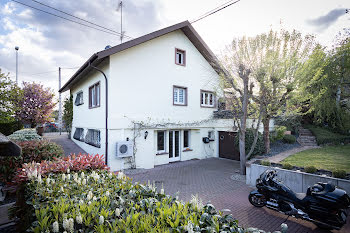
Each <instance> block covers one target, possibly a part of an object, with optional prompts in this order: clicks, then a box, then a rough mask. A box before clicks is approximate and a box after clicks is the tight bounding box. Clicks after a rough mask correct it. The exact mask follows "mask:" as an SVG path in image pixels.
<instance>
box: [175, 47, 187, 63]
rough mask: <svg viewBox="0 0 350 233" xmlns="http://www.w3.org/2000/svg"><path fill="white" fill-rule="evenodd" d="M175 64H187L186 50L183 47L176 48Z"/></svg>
mask: <svg viewBox="0 0 350 233" xmlns="http://www.w3.org/2000/svg"><path fill="white" fill-rule="evenodd" d="M175 64H177V65H181V66H185V65H186V51H185V50H181V49H175Z"/></svg>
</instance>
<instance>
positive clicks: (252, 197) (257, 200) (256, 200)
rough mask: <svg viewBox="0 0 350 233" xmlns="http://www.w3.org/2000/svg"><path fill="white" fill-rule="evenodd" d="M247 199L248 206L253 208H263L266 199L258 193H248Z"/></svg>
mask: <svg viewBox="0 0 350 233" xmlns="http://www.w3.org/2000/svg"><path fill="white" fill-rule="evenodd" d="M248 199H249V202H250V204H252V205H253V206H255V207H263V206H265V205H266V198H265V196H264V195H262V194H260V193H250V194H249V197H248Z"/></svg>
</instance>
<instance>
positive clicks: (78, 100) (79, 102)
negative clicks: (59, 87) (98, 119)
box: [74, 91, 84, 106]
mask: <svg viewBox="0 0 350 233" xmlns="http://www.w3.org/2000/svg"><path fill="white" fill-rule="evenodd" d="M74 104H75V105H76V106H79V105H82V104H84V100H83V92H82V91H80V92H78V93H77V97H76V98H75V101H74Z"/></svg>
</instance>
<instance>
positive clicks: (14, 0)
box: [11, 0, 120, 36]
mask: <svg viewBox="0 0 350 233" xmlns="http://www.w3.org/2000/svg"><path fill="white" fill-rule="evenodd" d="M11 1H13V2H16V3H18V4H21V5H24V6H26V7H29V8H32V9H35V10H38V11H41V12H44V13H46V14H49V15H53V16H56V17H58V18H61V19H65V20H68V21H70V22H73V23H76V24H80V25H82V26H85V27H89V28H93V29H95V30H98V31H101V32H105V33H109V34H112V35H114V36H120V33H118V34H116V33H113V32H109V31H105V30H102V29H99V28H95V27H92V26H89V25H86V24H83V23H79V22H77V21H74V20H71V19H68V18H65V17H63V16H60V15H56V14H53V13H50V12H47V11H44V10H42V9H39V8H36V7H33V6H30V5H27V4H25V3H22V2H18V1H16V0H11Z"/></svg>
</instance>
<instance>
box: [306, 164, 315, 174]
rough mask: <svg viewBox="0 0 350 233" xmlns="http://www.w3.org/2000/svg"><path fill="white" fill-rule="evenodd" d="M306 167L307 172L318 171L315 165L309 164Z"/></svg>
mask: <svg viewBox="0 0 350 233" xmlns="http://www.w3.org/2000/svg"><path fill="white" fill-rule="evenodd" d="M304 169H305V172H307V173H316V172H317V168H316V167H315V166H307V167H305V168H304Z"/></svg>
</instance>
